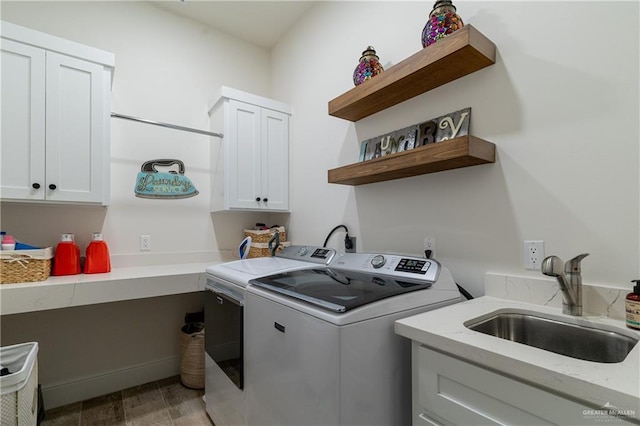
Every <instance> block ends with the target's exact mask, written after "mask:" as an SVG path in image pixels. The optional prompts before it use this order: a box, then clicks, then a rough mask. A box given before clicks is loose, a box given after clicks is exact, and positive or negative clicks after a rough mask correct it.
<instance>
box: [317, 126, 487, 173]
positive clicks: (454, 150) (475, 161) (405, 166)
mask: <svg viewBox="0 0 640 426" xmlns="http://www.w3.org/2000/svg"><path fill="white" fill-rule="evenodd" d="M495 161H496V160H495V145H494V144H493V143H491V142H487V141H485V140H483V139H480V138H476V137H475V136H460V137H457V138H454V139H450V140H447V141H442V142H438V143H434V144H429V145H424V146H420V147H418V148H415V149H412V150H409V151H403V152H399V153H397V154H391V155H388V156H384V157H380V158H376V159H373V160H368V161H364V162H360V163H354V164H350V165H348V166H343V167H338V168H337V169H331V170H329V172H328V180H329V183H338V184H341V185H364V184H367V183H374V182H383V181H387V180H393V179H401V178H406V177H411V176H417V175H423V174H427V173H435V172H441V171H444V170H451V169H459V168H461V167H469V166H477V165H480V164H487V163H495Z"/></svg>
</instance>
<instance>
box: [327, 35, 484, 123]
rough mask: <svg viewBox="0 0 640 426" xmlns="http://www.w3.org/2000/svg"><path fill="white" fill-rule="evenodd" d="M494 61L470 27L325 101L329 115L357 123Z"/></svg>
mask: <svg viewBox="0 0 640 426" xmlns="http://www.w3.org/2000/svg"><path fill="white" fill-rule="evenodd" d="M495 62H496V45H495V44H493V42H492V41H491V40H489V39H488V38H486V37H485V36H484V35H482V33H480V31H478V30H476V29H475V28H474V27H472V26H471V25H465V26H464V27H462V28H461V29H459V30H458V31H456V32H454V33H453V34H451V35H449V36H447V37H446V38H444V39H442V40H439V41H438V42H436V43H434V44H432V45H431V46H429V47H426V48H424V49H422V50H420V51H419V52H417V53H415V54H414V55H412V56H410V57H408V58H407V59H405V60H404V61H402V62H400V63H398V64H396V65H394V66H392V67H390V68H389V69H387V70H385V71H384V72H383V73H382V74H378V75H377V76H375V77H374V78H372V79H371V80H367V81H365V82H364V83H362V84H360V85H359V86H356V87H354V88H353V89H351V90H349V91H348V92H346V93H344V94H342V95H340V96H338V97H337V98H335V99H333V100H331V101H329V115H333V116H334V117H340V118H344V119H345V120H349V121H358V120H360V119H362V118H364V117H368V116H369V115H371V114H375V113H376V112H379V111H382V110H384V109H386V108H389V107H392V106H394V105H396V104H399V103H400V102H403V101H406V100H407V99H410V98H413V97H414V96H417V95H420V94H422V93H424V92H428V91H429V90H431V89H435V88H436V87H439V86H442V85H444V84H447V83H449V82H451V81H453V80H456V79H458V78H460V77H464V76H465V75H469V74H471V73H473V72H476V71H478V70H480V69H482V68H485V67H488V66H489V65H493V64H494V63H495Z"/></svg>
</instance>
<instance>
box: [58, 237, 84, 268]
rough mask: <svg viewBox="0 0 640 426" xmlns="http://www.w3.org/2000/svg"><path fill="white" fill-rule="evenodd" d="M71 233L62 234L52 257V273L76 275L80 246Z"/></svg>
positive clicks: (78, 265) (78, 266)
mask: <svg viewBox="0 0 640 426" xmlns="http://www.w3.org/2000/svg"><path fill="white" fill-rule="evenodd" d="M74 240H75V236H74V235H73V234H62V236H61V237H60V242H59V243H58V245H57V246H56V253H55V255H54V257H53V271H52V273H53V275H76V274H79V273H80V272H81V271H80V248H79V247H78V246H77V245H76V243H75V241H74Z"/></svg>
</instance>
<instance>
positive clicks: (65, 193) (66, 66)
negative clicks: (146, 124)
mask: <svg viewBox="0 0 640 426" xmlns="http://www.w3.org/2000/svg"><path fill="white" fill-rule="evenodd" d="M1 50H2V58H1V60H2V62H1V64H2V72H1V74H2V113H1V116H2V123H1V125H2V143H1V165H2V170H1V172H0V173H1V180H0V198H2V200H3V201H7V200H8V201H41V202H54V203H93V204H103V205H106V204H108V201H109V169H110V167H109V165H110V160H111V159H110V144H109V135H110V131H109V129H110V123H109V120H110V112H111V99H110V87H111V75H112V71H113V65H114V57H113V54H111V53H108V52H104V51H101V50H98V49H94V48H90V47H87V46H83V45H79V44H77V43H74V42H70V41H68V40H64V39H60V38H58V37H53V36H49V35H47V34H43V33H40V32H37V31H33V30H30V29H27V28H23V27H19V26H17V25H13V24H10V23H6V22H3V23H2V45H1Z"/></svg>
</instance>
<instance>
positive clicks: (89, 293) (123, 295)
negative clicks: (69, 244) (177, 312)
mask: <svg viewBox="0 0 640 426" xmlns="http://www.w3.org/2000/svg"><path fill="white" fill-rule="evenodd" d="M216 263H222V261H214V262H207V263H181V264H173V265H153V266H138V267H120V268H113V269H112V272H109V273H106V274H79V275H67V276H59V277H53V276H52V277H49V278H48V279H47V280H46V281H41V282H34V283H18V284H2V285H0V314H1V315H10V314H17V313H23V312H33V311H42V310H47V309H58V308H68V307H72V306H82V305H91V304H95V303H106V302H118V301H123V300H131V299H143V298H147V297H158V296H168V295H172V294H182V293H190V292H197V291H201V290H204V272H205V269H206V268H207V267H208V266H211V265H212V264H216Z"/></svg>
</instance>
